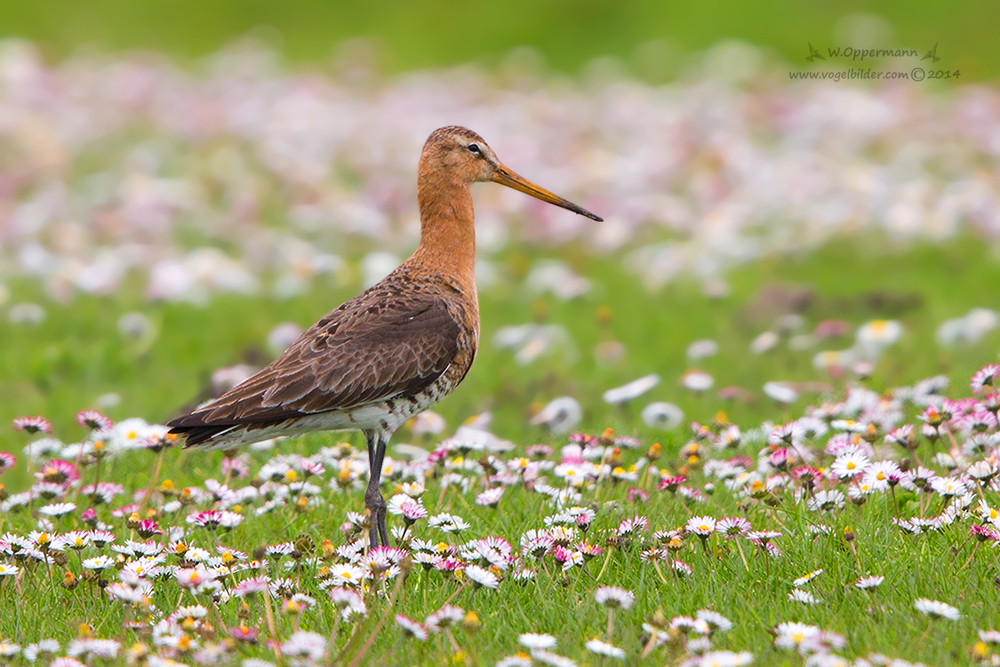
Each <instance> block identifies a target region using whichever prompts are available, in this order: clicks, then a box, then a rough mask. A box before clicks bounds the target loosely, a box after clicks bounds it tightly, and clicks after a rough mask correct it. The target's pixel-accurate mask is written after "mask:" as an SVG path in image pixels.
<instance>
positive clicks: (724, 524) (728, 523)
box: [715, 516, 751, 540]
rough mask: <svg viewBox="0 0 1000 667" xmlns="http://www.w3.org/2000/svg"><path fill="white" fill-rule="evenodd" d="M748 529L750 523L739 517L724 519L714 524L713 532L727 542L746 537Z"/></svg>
mask: <svg viewBox="0 0 1000 667" xmlns="http://www.w3.org/2000/svg"><path fill="white" fill-rule="evenodd" d="M750 529H751V526H750V522H749V521H747V520H746V519H744V518H743V517H741V516H738V517H726V518H725V519H722V520H720V521H719V522H718V523H716V524H715V532H717V533H721V534H722V535H725V536H726V539H727V540H731V539H734V538H736V537H740V536H741V535H746V534H747V533H749V532H750Z"/></svg>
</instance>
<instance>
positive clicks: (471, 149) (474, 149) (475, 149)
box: [469, 144, 479, 154]
mask: <svg viewBox="0 0 1000 667" xmlns="http://www.w3.org/2000/svg"><path fill="white" fill-rule="evenodd" d="M469 152H471V153H476V154H478V153H479V144H469Z"/></svg>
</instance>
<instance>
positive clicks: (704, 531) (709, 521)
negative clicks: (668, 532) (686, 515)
mask: <svg viewBox="0 0 1000 667" xmlns="http://www.w3.org/2000/svg"><path fill="white" fill-rule="evenodd" d="M685 528H687V530H688V532H691V533H694V534H695V535H697V536H698V537H700V538H702V539H705V538H707V537H708V536H710V535H711V534H712V533H714V532H715V519H713V518H712V517H710V516H695V517H691V518H690V519H688V522H687V524H686V525H685Z"/></svg>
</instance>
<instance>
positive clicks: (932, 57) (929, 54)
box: [921, 42, 941, 63]
mask: <svg viewBox="0 0 1000 667" xmlns="http://www.w3.org/2000/svg"><path fill="white" fill-rule="evenodd" d="M937 47H938V45H937V42H935V43H934V48H933V49H931V50H930V51H928V52H927V55H926V56H924V57H923V58H921V60H927V59H928V58H930V60H931V62H934V63H936V62H937V61H939V60H941V59H940V58H939V57H938V54H937Z"/></svg>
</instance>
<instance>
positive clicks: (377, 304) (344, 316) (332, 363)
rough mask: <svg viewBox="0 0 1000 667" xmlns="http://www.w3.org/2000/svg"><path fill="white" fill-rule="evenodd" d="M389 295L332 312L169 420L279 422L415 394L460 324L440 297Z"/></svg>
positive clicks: (439, 368) (450, 348) (192, 423)
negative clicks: (263, 364) (259, 365)
mask: <svg viewBox="0 0 1000 667" xmlns="http://www.w3.org/2000/svg"><path fill="white" fill-rule="evenodd" d="M386 296H387V295H379V294H372V293H371V292H369V293H366V294H364V295H362V296H361V297H358V298H357V299H353V300H351V301H348V302H347V303H345V304H344V305H343V306H341V307H340V308H338V309H336V310H334V311H331V312H330V313H328V314H327V315H326V316H325V317H324V318H323V319H321V320H320V321H319V322H317V323H316V324H315V325H313V326H312V327H311V328H310V329H309V330H308V331H306V332H305V333H304V334H303V335H302V337H300V338H299V339H298V340H297V341H296V342H295V343H293V344H292V346H291V347H289V348H288V350H286V351H285V353H284V354H282V355H281V356H280V357H279V358H278V359H276V360H275V361H274V362H273V363H271V364H270V365H269V366H268V367H267V368H265V369H263V370H262V371H260V372H259V373H257V374H256V375H254V376H252V377H250V378H248V379H247V380H246V381H244V382H243V383H242V384H239V385H237V386H236V387H234V388H233V389H231V390H230V391H228V392H227V393H226V394H224V395H223V396H221V397H220V398H219V399H218V400H216V401H215V402H213V403H211V404H209V405H207V406H205V407H203V408H200V409H198V410H195V411H194V412H192V413H191V414H189V415H186V416H184V417H180V418H178V419H175V420H174V421H172V422H170V423H169V426H171V427H173V429H174V431H175V432H185V431H190V430H194V429H197V428H198V427H206V426H211V427H222V426H230V425H237V424H255V423H256V424H259V423H268V422H281V421H284V420H287V419H292V418H295V417H301V416H305V415H310V414H316V413H319V412H326V411H329V410H338V409H348V408H353V407H357V406H360V405H364V404H367V403H372V402H375V401H380V400H386V399H389V398H393V397H398V396H406V395H410V396H412V395H415V394H418V393H419V392H420V391H422V390H423V389H425V388H427V387H428V386H429V385H431V384H432V383H433V382H434V381H435V380H437V379H438V378H439V377H440V376H441V374H442V373H444V371H445V370H446V369H447V368H448V366H449V364H451V362H452V361H453V360H454V359H455V356H456V354H457V352H458V340H459V336H460V333H461V332H460V327H459V325H458V322H457V321H456V319H455V316H454V315H453V314H452V312H451V310H450V309H449V308H448V305H447V303H445V301H444V300H443V299H441V298H440V297H437V296H433V295H426V294H417V295H413V296H410V297H408V298H405V299H404V298H402V297H399V295H398V292H396V294H395V295H392V294H390V295H388V296H389V297H393V296H394V297H395V298H385V297H386ZM366 297H367V298H366Z"/></svg>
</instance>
